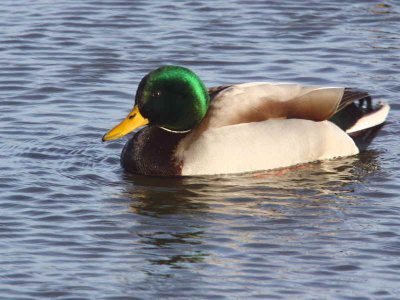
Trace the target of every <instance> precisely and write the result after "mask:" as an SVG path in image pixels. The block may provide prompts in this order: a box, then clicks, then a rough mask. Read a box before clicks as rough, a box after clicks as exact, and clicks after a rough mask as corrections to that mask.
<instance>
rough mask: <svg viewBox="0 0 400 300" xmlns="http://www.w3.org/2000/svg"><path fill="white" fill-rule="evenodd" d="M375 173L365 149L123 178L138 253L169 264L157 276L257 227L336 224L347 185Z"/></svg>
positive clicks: (248, 238) (348, 199) (242, 240)
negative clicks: (288, 163) (241, 170)
mask: <svg viewBox="0 0 400 300" xmlns="http://www.w3.org/2000/svg"><path fill="white" fill-rule="evenodd" d="M377 170H379V161H378V153H376V152H374V151H367V152H364V153H362V154H360V155H358V156H354V157H349V158H342V159H337V160H332V161H325V162H318V163H312V164H306V165H302V166H297V167H293V168H290V169H285V170H275V171H269V172H257V173H251V174H241V175H229V176H227V175H224V176H204V177H188V178H151V177H143V176H133V175H128V174H124V175H123V176H124V177H123V180H124V182H125V192H124V194H125V195H129V198H130V199H131V201H130V203H129V206H130V209H131V211H132V213H134V214H136V215H137V217H138V218H135V219H137V222H138V225H137V226H136V227H135V228H134V231H135V232H136V234H137V236H138V237H139V243H140V244H141V247H140V248H141V251H143V253H145V255H144V257H146V258H147V260H148V262H149V264H150V265H164V266H169V267H170V268H171V270H170V269H168V268H167V269H164V271H163V272H161V273H162V274H159V273H158V274H157V276H159V275H163V276H164V275H166V274H169V275H171V274H170V272H172V269H175V268H189V265H190V264H193V263H207V261H209V260H212V259H213V256H215V252H217V253H220V252H225V251H234V247H233V246H232V244H235V245H238V244H239V245H244V244H249V243H252V240H254V239H257V234H258V232H260V231H261V232H262V233H263V234H264V235H267V236H266V237H265V238H266V239H269V238H268V234H274V233H273V232H274V230H275V229H277V230H278V229H279V230H283V231H284V230H289V231H290V230H293V227H295V228H296V227H297V228H299V229H301V228H303V227H305V226H313V227H314V228H323V227H326V224H325V223H326V222H330V223H329V224H331V223H332V222H339V223H343V222H345V220H344V219H343V217H342V212H343V211H346V210H347V209H348V208H349V207H351V206H353V205H354V204H355V202H357V201H359V199H357V196H356V195H355V193H354V188H355V185H356V184H358V183H360V182H363V181H364V180H367V178H368V175H369V174H371V173H374V172H376V171H377ZM287 235H288V234H287ZM289 235H290V234H289ZM271 239H272V238H271ZM273 239H276V237H274V238H273ZM228 244H229V247H225V245H228ZM236 247H237V246H236ZM189 269H190V268H189ZM147 271H148V270H147ZM150 273H151V274H153V273H152V272H150ZM150 273H148V274H150ZM153 275H154V274H153Z"/></svg>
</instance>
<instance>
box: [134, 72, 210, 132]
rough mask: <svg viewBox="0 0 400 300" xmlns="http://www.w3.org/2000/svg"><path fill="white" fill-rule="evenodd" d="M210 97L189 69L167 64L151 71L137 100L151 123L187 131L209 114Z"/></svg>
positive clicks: (142, 85)
mask: <svg viewBox="0 0 400 300" xmlns="http://www.w3.org/2000/svg"><path fill="white" fill-rule="evenodd" d="M209 101H210V98H209V96H208V92H207V89H206V87H205V86H204V84H203V82H202V81H201V80H200V78H199V77H198V76H197V75H196V74H195V73H193V72H192V71H190V70H189V69H187V68H183V67H178V66H164V67H161V68H158V69H156V70H154V71H152V72H150V73H149V74H147V75H146V76H145V77H144V78H143V79H142V81H141V82H140V84H139V87H138V90H137V92H136V98H135V102H136V105H137V106H138V108H139V111H140V113H141V114H142V116H143V117H144V118H147V119H148V120H149V123H150V124H153V125H156V126H159V127H164V128H166V129H169V130H175V131H185V130H190V129H192V128H193V127H195V126H196V125H197V124H199V123H200V121H201V120H202V119H203V117H204V116H205V114H206V112H207V110H208V105H209Z"/></svg>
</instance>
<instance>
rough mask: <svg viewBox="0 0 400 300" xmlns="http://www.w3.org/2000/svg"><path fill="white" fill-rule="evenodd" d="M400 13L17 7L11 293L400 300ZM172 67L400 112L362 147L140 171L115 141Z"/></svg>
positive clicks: (5, 183) (63, 4)
mask: <svg viewBox="0 0 400 300" xmlns="http://www.w3.org/2000/svg"><path fill="white" fill-rule="evenodd" d="M267 2H268V4H267ZM345 2H347V4H345ZM399 21H400V7H399V3H398V2H397V1H395V0H393V1H386V2H384V3H383V2H379V1H371V0H368V1H367V0H364V1H361V0H357V1H304V2H302V1H295V0H284V1H219V0H214V1H180V2H178V1H175V2H172V1H171V2H167V1H139V0H138V1H127V0H121V1H95V0H93V1H73V0H70V1H45V0H43V1H27V0H25V1H10V0H5V1H2V4H1V6H0V26H1V31H0V65H1V67H0V111H1V114H0V136H1V142H0V191H1V197H0V214H1V215H0V216H1V217H0V298H1V299H21V300H22V299H69V300H72V299H110V300H111V299H157V298H158V299H159V298H163V299H168V298H174V299H175V298H184V299H400V284H399V282H400V197H399V189H400V176H399V175H400V172H399V149H400V142H399V132H400V124H399V116H400V113H399V104H398V103H399V102H398V100H399V93H400V84H399V78H400V77H399V75H400V71H399V70H400V66H399V61H400V39H399V38H400V23H399ZM164 64H179V65H183V66H186V67H189V68H191V69H193V70H194V71H196V72H197V73H198V74H199V75H200V76H201V77H202V78H203V79H204V81H205V83H206V84H207V85H208V86H214V85H219V84H227V83H237V82H246V81H254V80H258V81H259V80H267V81H289V82H292V81H296V82H300V83H304V84H318V85H345V86H351V87H359V88H362V89H366V90H369V91H370V92H371V93H372V94H373V95H374V96H375V97H377V98H380V99H383V100H385V101H387V102H389V103H390V104H391V107H392V111H391V114H390V117H389V121H388V124H387V125H386V126H385V127H384V128H383V130H382V131H381V132H380V134H379V135H378V137H377V138H376V139H375V140H374V142H373V143H372V145H371V146H370V148H369V150H368V151H366V152H364V153H362V154H360V155H358V156H355V157H350V158H345V159H338V160H335V161H330V162H323V163H313V164H309V165H304V166H301V167H299V168H293V169H290V170H286V171H279V172H278V171H276V172H263V173H257V174H247V175H235V176H218V177H194V178H182V179H160V178H146V177H140V176H132V175H129V174H126V173H124V172H123V170H122V169H121V167H120V165H119V155H120V151H121V149H122V146H123V144H124V143H125V140H121V141H116V142H110V143H107V144H103V143H101V136H102V135H103V134H104V132H105V131H106V130H108V129H109V128H110V127H111V126H113V125H115V123H116V122H117V121H118V120H120V119H121V118H122V117H124V116H125V115H126V113H127V112H128V110H129V109H130V108H131V106H132V103H133V95H134V92H135V90H136V86H137V84H138V82H139V80H140V79H141V78H142V76H143V75H144V74H145V73H147V72H148V71H149V70H151V69H153V68H156V67H158V66H160V65H164Z"/></svg>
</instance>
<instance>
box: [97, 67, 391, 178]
mask: <svg viewBox="0 0 400 300" xmlns="http://www.w3.org/2000/svg"><path fill="white" fill-rule="evenodd" d="M389 109H390V108H389V106H388V105H387V104H384V103H378V104H376V105H373V103H372V98H371V96H370V95H369V94H368V93H367V92H364V91H360V90H357V89H352V88H343V87H316V86H303V85H300V84H292V83H268V82H253V83H244V84H234V85H224V86H218V87H214V88H210V89H207V88H206V87H205V85H204V83H203V82H202V81H201V79H200V78H199V77H198V76H197V75H196V74H195V73H194V72H192V71H191V70H189V69H187V68H184V67H180V66H163V67H161V68H158V69H156V70H153V71H151V72H150V73H148V74H147V75H146V76H145V77H144V78H143V79H142V80H141V82H140V84H139V86H138V89H137V92H136V97H135V105H134V107H133V109H132V111H131V112H130V113H129V114H128V116H127V117H126V118H125V119H124V120H123V121H122V122H121V123H120V124H119V125H117V126H116V127H114V128H113V129H111V130H110V131H109V132H107V133H106V134H105V135H104V136H103V141H109V140H115V139H118V138H121V137H123V136H124V135H126V134H128V133H130V132H132V131H133V130H135V129H137V128H139V127H142V126H145V125H147V126H146V127H144V128H143V129H141V130H140V131H138V132H136V133H135V134H134V135H133V137H132V138H131V139H130V140H128V142H127V143H126V145H125V147H124V149H123V151H122V154H121V164H122V166H123V168H124V169H125V170H127V171H128V172H131V173H135V174H142V175H155V176H181V175H211V174H229V173H241V172H252V171H260V170H270V169H277V168H283V167H289V166H293V165H297V164H303V163H308V162H313V161H319V160H326V159H332V158H336V157H343V156H350V155H355V154H357V153H359V151H360V150H362V149H364V148H365V147H366V146H367V145H368V143H369V142H370V141H371V140H372V138H373V137H374V136H375V134H376V133H377V131H378V130H379V129H380V127H381V126H382V125H383V123H384V122H385V120H386V117H387V115H388V113H389Z"/></svg>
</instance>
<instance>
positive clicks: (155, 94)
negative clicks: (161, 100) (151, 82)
mask: <svg viewBox="0 0 400 300" xmlns="http://www.w3.org/2000/svg"><path fill="white" fill-rule="evenodd" d="M151 95H152V96H153V97H154V98H158V97H160V96H161V91H154V92H153V93H152V94H151Z"/></svg>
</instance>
